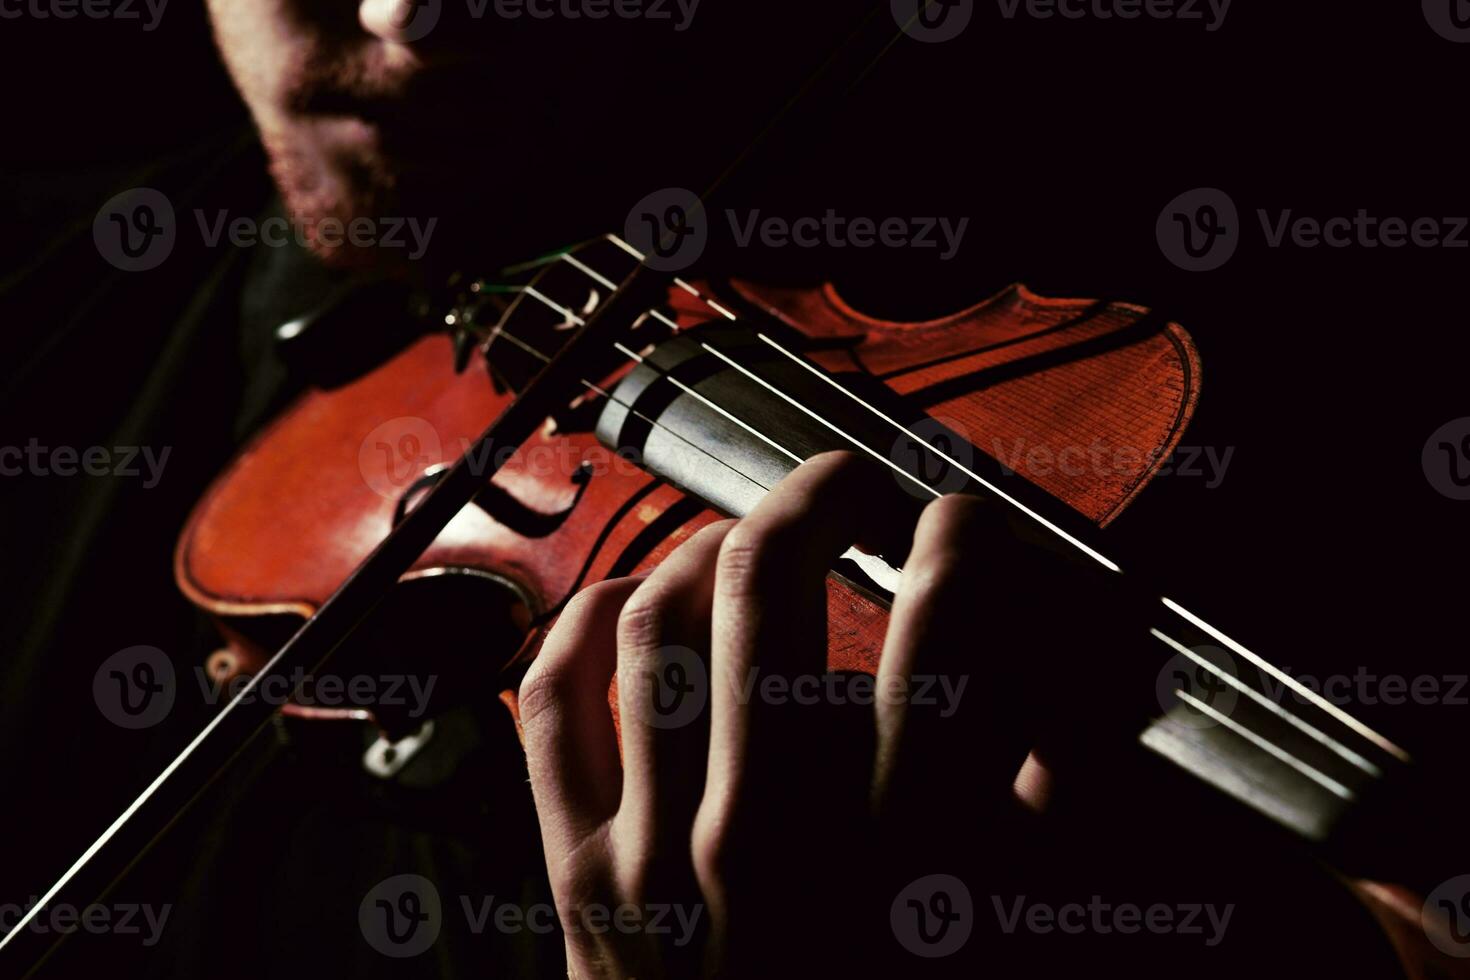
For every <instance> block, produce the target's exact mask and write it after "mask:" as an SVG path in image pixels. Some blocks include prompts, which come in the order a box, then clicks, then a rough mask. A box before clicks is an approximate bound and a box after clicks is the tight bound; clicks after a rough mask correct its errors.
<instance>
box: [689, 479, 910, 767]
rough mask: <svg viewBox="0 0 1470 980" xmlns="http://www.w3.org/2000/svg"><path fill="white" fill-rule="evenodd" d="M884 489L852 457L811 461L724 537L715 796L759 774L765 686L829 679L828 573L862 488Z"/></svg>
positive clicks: (851, 529)
mask: <svg viewBox="0 0 1470 980" xmlns="http://www.w3.org/2000/svg"><path fill="white" fill-rule="evenodd" d="M885 482H890V481H885V480H883V478H882V477H881V476H878V477H875V476H874V473H873V470H872V469H871V468H870V467H869V466H868V465H867V464H866V463H864V462H862V461H861V460H860V459H859V458H858V457H855V456H853V455H851V454H848V453H826V454H823V455H820V456H817V457H814V458H813V459H811V460H809V461H807V462H806V463H804V464H802V465H801V466H799V467H798V468H797V469H796V470H794V471H793V472H792V473H791V474H790V475H789V476H787V477H786V478H785V479H784V480H782V481H781V482H780V483H779V484H778V485H777V486H776V488H775V489H774V490H772V491H771V493H769V494H768V495H767V496H766V497H765V499H763V500H762V501H761V502H760V504H758V505H757V506H756V507H755V509H754V510H752V511H751V512H750V514H748V515H747V516H746V517H744V518H743V519H742V520H741V521H740V522H739V523H738V524H737V525H736V526H735V528H734V529H733V530H731V531H730V532H729V533H728V534H727V535H726V536H725V540H724V544H723V546H722V548H721V549H720V555H719V560H718V564H717V570H716V582H715V599H714V608H713V612H712V625H713V638H712V643H711V680H712V690H711V699H712V705H711V708H712V711H711V731H710V772H709V781H710V785H709V791H712V792H716V793H720V792H728V791H729V790H730V789H732V788H733V787H734V785H735V783H736V782H737V781H738V779H739V778H740V774H741V773H743V772H745V771H746V770H747V768H753V767H754V764H753V763H752V761H751V760H749V759H748V758H747V756H748V753H749V751H750V748H751V745H750V741H751V740H750V725H751V715H752V713H767V714H769V712H765V711H764V709H765V708H768V707H769V705H763V704H762V703H761V701H762V699H761V697H760V696H758V695H759V693H760V691H761V686H762V684H763V683H764V682H765V681H768V680H770V681H774V682H777V683H775V684H774V686H775V687H777V688H781V687H789V685H790V684H791V683H792V682H796V681H798V679H803V678H809V677H812V676H817V677H820V676H821V675H822V674H824V673H825V671H826V668H827V592H826V580H827V573H828V571H829V570H830V569H831V567H832V565H833V563H834V562H835V561H836V560H837V559H838V558H839V557H840V556H841V554H842V553H843V552H844V551H846V550H847V548H848V547H849V546H850V545H851V544H852V542H853V540H854V539H855V538H856V537H857V534H858V530H859V527H860V524H861V523H862V518H863V516H864V502H865V501H867V502H871V501H872V499H873V498H872V496H871V495H869V494H865V493H863V492H861V488H863V487H865V486H872V485H875V484H881V483H885ZM787 703H791V702H790V701H789V700H788V702H787ZM752 708H753V709H754V712H753V711H752V710H750V709H752ZM788 748H794V746H788ZM771 761H773V762H775V763H776V764H777V765H783V760H779V759H777V760H771ZM707 795H708V792H707Z"/></svg>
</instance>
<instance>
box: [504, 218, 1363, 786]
mask: <svg viewBox="0 0 1470 980" xmlns="http://www.w3.org/2000/svg"><path fill="white" fill-rule="evenodd" d="M609 237H612V236H609ZM563 258H564V259H566V261H567V262H568V264H570V265H572V266H573V267H574V268H577V269H579V270H581V271H582V272H584V273H585V274H587V275H588V276H589V277H590V278H592V279H593V280H594V281H596V282H598V283H600V284H603V285H604V286H607V287H608V288H612V289H616V284H612V280H610V279H608V278H607V277H605V276H603V275H602V274H600V273H598V272H597V271H596V270H595V269H593V268H592V267H591V266H589V265H587V264H586V263H585V262H582V261H581V260H580V259H575V258H572V257H569V256H567V255H563ZM684 288H685V289H686V290H687V291H689V292H690V293H691V294H693V295H695V296H698V297H699V298H700V299H703V298H704V297H702V296H700V294H699V293H698V292H697V291H696V290H695V289H694V288H693V287H692V286H688V285H687V284H684ZM522 291H523V292H524V293H526V294H528V295H530V296H531V297H532V298H533V299H535V300H537V301H538V302H540V303H542V304H544V305H545V306H547V307H548V308H550V309H552V310H553V311H554V312H556V313H558V314H560V315H562V316H564V317H567V318H568V319H569V320H570V321H571V322H572V323H575V324H577V325H579V326H580V325H583V323H584V321H583V320H582V318H581V317H579V316H577V314H575V313H573V312H572V311H571V310H570V309H568V308H567V307H565V306H563V305H562V304H560V303H557V302H556V301H555V300H553V299H551V298H550V297H548V296H546V295H545V294H544V293H542V292H541V291H540V290H538V289H536V288H534V287H530V286H527V287H524V288H523V289H522ZM648 313H649V314H650V315H652V316H653V317H655V318H656V319H658V320H660V321H662V322H663V323H665V324H666V325H667V326H668V327H669V328H670V329H671V330H672V331H673V332H674V333H675V334H678V333H680V332H681V331H680V328H679V326H678V325H677V324H676V323H674V322H673V321H671V320H670V319H669V318H668V317H666V316H664V315H663V314H662V313H660V312H659V311H658V310H649V311H648ZM729 317H730V318H731V319H734V317H733V314H730V315H729ZM613 346H614V347H615V348H616V349H617V350H618V352H619V353H621V354H623V355H624V356H625V357H627V358H628V359H629V360H631V361H633V362H635V363H638V364H641V365H646V366H648V367H649V368H650V369H651V370H653V371H655V372H656V373H657V374H658V375H659V376H660V377H661V378H662V379H663V380H665V381H668V382H669V383H671V384H673V385H674V386H675V387H677V388H678V389H679V390H680V391H682V392H684V393H685V394H687V395H689V396H691V397H693V398H694V399H696V400H697V401H699V402H700V403H702V404H704V405H705V406H706V407H708V408H710V409H711V410H712V411H714V412H716V413H718V414H719V415H721V416H722V417H724V418H726V419H728V420H729V421H731V422H733V423H734V424H735V425H737V426H739V427H740V428H741V429H743V430H745V431H746V432H749V433H750V434H751V435H753V436H755V437H756V438H758V439H760V440H761V441H762V442H765V443H766V444H767V445H769V446H771V447H772V448H773V449H775V450H777V451H778V452H780V453H782V454H783V455H785V456H786V457H788V458H789V459H791V460H792V461H793V462H795V463H797V464H798V465H800V464H801V463H802V462H804V460H803V459H802V457H801V456H799V455H798V454H796V453H794V452H792V451H791V450H789V449H787V448H786V447H784V446H782V445H781V444H780V443H778V442H777V441H776V440H774V439H772V438H771V437H769V436H767V435H766V434H765V433H763V432H760V431H759V430H757V429H755V428H754V427H752V426H750V425H749V424H747V423H746V422H745V421H744V420H742V419H740V418H738V417H736V416H735V415H733V414H731V413H730V412H729V411H727V410H726V409H725V408H724V407H723V406H720V405H718V404H716V403H714V402H713V401H711V400H710V399H708V398H706V397H705V396H704V395H703V394H701V393H700V392H698V391H696V390H694V389H693V388H691V387H690V386H689V385H687V384H686V383H684V382H683V381H681V380H680V379H678V378H675V377H673V376H672V375H671V374H669V373H668V372H667V371H662V370H659V369H658V368H657V367H656V366H654V365H648V362H647V360H646V359H645V358H644V357H643V356H642V355H640V354H638V353H636V352H634V351H632V350H630V349H629V348H628V347H626V346H625V345H623V344H622V343H616V342H615V343H614V344H613ZM773 346H776V347H777V349H778V350H780V351H781V352H782V353H784V354H786V356H787V357H789V358H790V359H792V360H796V361H798V362H800V363H801V364H802V365H803V366H807V367H811V366H810V365H809V364H808V363H807V362H806V361H805V360H803V359H800V358H798V357H797V356H796V355H795V354H792V353H791V352H789V351H787V350H786V349H785V348H784V347H780V346H779V345H773ZM700 347H701V348H703V349H704V350H705V351H707V352H708V353H710V354H712V355H714V356H715V357H718V358H719V359H720V360H721V361H723V362H725V363H726V364H728V365H730V367H732V368H734V369H735V370H737V371H739V372H740V373H741V374H743V375H745V376H747V377H749V378H750V379H751V380H753V381H755V382H756V383H758V384H760V385H761V386H762V387H764V388H766V389H767V390H770V391H772V392H773V393H775V394H776V395H778V396H779V397H781V398H782V399H784V400H785V401H787V402H788V403H790V404H791V405H792V406H794V407H795V408H797V409H799V410H801V411H802V412H804V413H806V414H807V415H809V416H811V417H812V418H813V419H815V420H816V421H818V422H820V423H822V424H823V425H825V426H826V427H828V428H829V429H832V430H833V431H834V432H836V433H838V434H839V435H841V436H843V437H845V438H847V439H848V441H850V442H852V443H853V444H854V445H856V446H858V447H859V448H860V449H863V450H865V451H866V452H868V453H870V454H871V455H874V456H875V457H876V458H878V459H879V461H880V462H884V463H886V464H888V465H889V466H891V467H893V468H894V469H895V470H897V471H898V472H899V473H900V474H902V475H904V476H907V477H908V478H909V479H910V480H912V481H913V482H914V483H916V484H917V485H918V486H920V487H922V488H923V489H925V490H927V491H929V492H930V493H931V494H933V495H934V496H935V497H938V496H940V495H941V494H940V493H939V491H938V490H936V489H935V488H933V487H931V486H929V485H928V484H926V483H923V482H922V481H920V480H918V479H917V478H916V477H914V476H913V475H912V474H909V473H908V472H907V471H906V470H903V469H901V468H900V467H898V466H897V464H895V463H893V461H892V460H889V459H887V458H885V457H882V456H880V455H879V454H877V453H876V452H875V451H874V450H872V449H871V448H870V447H868V446H867V445H865V444H863V443H861V442H859V441H858V440H856V439H854V438H853V437H852V436H850V435H848V434H847V433H845V432H843V431H842V430H841V429H840V428H839V427H837V426H836V425H833V424H832V423H831V422H829V421H828V420H827V419H825V418H823V417H822V416H821V415H819V414H818V413H816V412H813V411H812V410H811V409H809V408H807V407H806V406H805V405H803V404H801V403H800V402H798V401H796V400H795V399H793V398H791V397H790V396H789V395H787V394H786V393H785V392H783V391H781V390H780V389H779V388H776V387H775V386H773V385H771V384H769V383H768V382H766V381H765V379H763V378H761V377H759V376H758V375H755V374H753V373H752V372H751V371H749V370H748V369H747V368H745V367H744V366H743V365H741V364H739V363H737V362H736V361H735V360H734V359H732V358H730V357H729V356H728V355H726V354H725V353H724V352H722V351H720V350H717V349H715V348H714V347H712V346H711V345H709V344H707V343H702V342H701V343H700ZM812 370H814V371H815V370H816V369H815V368H814V367H813V368H812ZM824 377H825V376H824ZM833 384H834V385H835V382H833ZM589 387H590V386H589ZM838 387H839V390H842V391H844V392H845V391H846V389H844V388H841V387H840V386H838ZM854 397H855V396H854ZM855 400H858V401H859V403H860V404H862V405H864V406H865V407H867V408H869V409H871V410H872V411H873V413H874V414H876V415H879V416H880V417H881V418H883V419H884V421H887V422H889V423H890V424H891V425H893V426H895V427H896V428H899V429H900V430H901V431H903V432H905V433H907V434H908V435H910V436H911V437H912V438H914V439H915V440H916V441H919V442H921V443H922V444H924V445H928V443H924V442H923V440H919V439H918V437H917V436H916V435H914V434H913V433H912V432H909V430H908V429H906V428H905V427H903V426H901V425H900V424H899V423H897V422H895V421H893V420H892V419H891V418H889V417H888V416H887V415H885V414H883V413H882V412H880V411H878V409H876V408H873V407H872V406H870V405H868V404H867V403H866V402H864V401H862V400H861V399H856V398H855ZM630 410H631V409H630ZM653 424H656V423H653ZM685 441H688V440H685ZM930 448H933V447H930ZM935 452H936V454H938V455H941V456H943V457H944V458H945V459H949V457H948V456H947V455H946V454H942V453H939V451H938V450H937V449H936V450H935ZM707 455H711V456H712V454H707ZM722 462H723V461H722ZM954 465H956V466H959V467H960V469H962V470H965V471H966V472H969V471H968V469H967V468H966V467H963V466H960V464H958V463H955V464H954ZM976 479H977V480H980V478H979V477H978V476H977V477H976ZM980 482H981V483H982V484H986V485H987V486H988V483H987V482H986V481H984V480H980ZM767 489H769V488H767ZM1044 523H1045V524H1046V525H1047V526H1048V527H1054V525H1052V524H1051V522H1049V521H1044ZM856 554H857V553H856V552H854V551H853V550H852V549H849V551H848V553H847V554H846V555H845V557H855V556H856ZM1113 567H1114V570H1117V569H1116V566H1113ZM893 591H895V592H896V591H897V590H896V588H894V590H893ZM1166 601H1167V600H1166ZM1149 632H1150V633H1151V634H1152V635H1153V636H1154V637H1155V638H1157V639H1159V640H1160V641H1162V642H1163V643H1165V644H1166V645H1167V646H1169V647H1170V648H1172V649H1173V650H1175V651H1176V652H1177V653H1178V654H1179V655H1182V656H1185V657H1187V658H1188V659H1189V660H1191V661H1193V662H1195V663H1196V664H1198V665H1199V666H1200V667H1202V668H1203V669H1205V670H1207V671H1209V672H1210V673H1212V674H1215V675H1216V676H1218V677H1220V678H1221V679H1222V680H1223V681H1225V682H1226V683H1227V684H1230V685H1231V686H1233V687H1234V688H1236V689H1237V690H1240V691H1242V692H1244V693H1245V694H1246V695H1247V696H1248V697H1250V698H1252V699H1253V700H1254V701H1256V702H1257V703H1259V704H1261V705H1263V706H1264V707H1265V708H1266V710H1267V711H1268V712H1272V713H1274V714H1275V715H1276V716H1277V717H1279V718H1282V719H1283V720H1285V721H1286V722H1287V723H1288V724H1290V725H1292V726H1293V727H1295V728H1296V729H1297V730H1298V731H1301V732H1302V733H1303V734H1305V735H1307V737H1308V738H1311V739H1312V740H1314V741H1316V742H1318V743H1319V744H1321V745H1324V746H1326V747H1327V748H1328V749H1329V750H1331V751H1332V752H1334V753H1336V754H1337V755H1338V756H1340V757H1341V758H1343V759H1344V760H1346V761H1347V762H1348V763H1350V764H1351V765H1353V766H1355V767H1357V768H1358V769H1360V770H1362V771H1363V772H1365V773H1367V774H1368V775H1369V776H1370V777H1381V776H1382V770H1381V769H1379V768H1378V767H1377V766H1375V765H1374V764H1373V763H1371V762H1369V761H1368V760H1367V759H1365V758H1363V756H1361V755H1360V754H1358V753H1357V752H1354V751H1353V750H1352V749H1350V748H1348V747H1347V746H1345V745H1343V744H1342V743H1341V742H1339V741H1338V740H1336V739H1334V738H1332V737H1331V736H1330V735H1328V734H1327V733H1325V732H1323V731H1321V730H1320V729H1319V728H1317V727H1316V726H1314V725H1312V724H1310V723H1309V722H1307V721H1305V720H1303V719H1300V718H1298V717H1297V716H1296V715H1294V714H1293V713H1292V712H1291V711H1289V710H1288V709H1287V708H1285V707H1283V706H1281V705H1280V704H1277V703H1276V702H1275V701H1272V700H1271V699H1270V698H1267V697H1265V696H1264V695H1262V694H1259V693H1258V692H1256V691H1255V689H1254V688H1251V687H1250V686H1249V685H1246V684H1243V683H1242V682H1241V681H1239V680H1238V679H1237V678H1235V677H1234V676H1232V675H1231V674H1230V673H1229V672H1227V671H1224V670H1222V669H1220V668H1219V667H1217V666H1215V665H1214V664H1212V663H1210V662H1209V661H1208V660H1206V659H1204V658H1202V657H1198V656H1197V655H1195V654H1194V653H1193V652H1192V651H1191V650H1190V649H1189V648H1188V647H1186V646H1185V645H1184V644H1182V643H1180V642H1179V641H1178V640H1175V639H1174V638H1172V637H1170V636H1168V635H1167V634H1165V633H1164V632H1162V631H1161V630H1159V629H1157V628H1151V629H1150V630H1149ZM1261 662H1262V663H1265V661H1261ZM1282 676H1287V675H1282ZM1173 694H1174V696H1175V697H1176V698H1177V699H1179V700H1180V701H1181V702H1183V703H1185V704H1188V705H1190V706H1191V707H1193V708H1194V709H1195V710H1196V711H1198V712H1200V713H1202V714H1204V715H1205V716H1206V717H1208V718H1211V719H1213V720H1215V721H1216V722H1217V723H1220V724H1224V725H1226V727H1227V728H1228V729H1230V730H1231V731H1233V732H1235V733H1236V734H1237V735H1239V736H1240V737H1241V738H1243V739H1245V740H1246V741H1247V742H1249V743H1251V744H1252V745H1255V746H1256V747H1257V748H1260V749H1261V750H1262V751H1264V752H1266V753H1267V754H1268V755H1270V756H1272V757H1273V758H1275V759H1277V760H1279V761H1280V762H1281V763H1283V764H1284V765H1286V766H1288V767H1290V768H1292V769H1293V770H1295V771H1297V772H1299V773H1301V774H1302V775H1304V776H1306V777H1307V778H1308V779H1310V780H1312V781H1313V782H1315V783H1317V784H1318V785H1320V786H1322V787H1323V788H1325V789H1327V790H1328V791H1329V792H1331V793H1333V794H1334V795H1336V796H1338V797H1340V798H1342V799H1344V800H1352V799H1353V796H1354V794H1353V793H1352V791H1351V790H1350V789H1348V788H1347V787H1346V786H1344V785H1343V784H1342V783H1340V782H1338V781H1337V780H1335V779H1332V778H1331V777H1330V776H1328V775H1326V774H1325V773H1323V772H1322V771H1321V770H1320V769H1318V768H1317V767H1315V766H1313V765H1312V764H1311V763H1309V762H1307V761H1305V760H1303V759H1301V758H1299V757H1298V756H1297V755H1295V754H1294V753H1292V752H1291V751H1289V750H1287V749H1285V748H1283V747H1282V746H1280V745H1278V744H1276V743H1275V742H1273V741H1272V740H1271V739H1270V738H1268V737H1266V736H1264V735H1262V734H1260V733H1259V732H1257V731H1255V730H1254V729H1252V728H1250V727H1249V726H1248V725H1245V724H1243V723H1242V722H1240V721H1238V720H1236V719H1232V718H1227V717H1225V716H1223V715H1222V714H1221V713H1220V712H1219V711H1218V710H1216V709H1215V708H1214V707H1213V706H1212V705H1209V704H1207V703H1205V702H1201V701H1199V699H1197V698H1194V697H1192V696H1191V695H1190V694H1189V693H1188V692H1187V691H1184V690H1182V689H1178V688H1176V689H1175V690H1174V691H1173ZM1344 717H1345V718H1348V719H1350V720H1351V721H1353V722H1354V723H1356V719H1352V718H1351V716H1350V715H1346V713H1344ZM1355 727H1356V725H1355ZM1370 731H1371V730H1370ZM1389 744H1390V745H1391V744H1392V743H1389Z"/></svg>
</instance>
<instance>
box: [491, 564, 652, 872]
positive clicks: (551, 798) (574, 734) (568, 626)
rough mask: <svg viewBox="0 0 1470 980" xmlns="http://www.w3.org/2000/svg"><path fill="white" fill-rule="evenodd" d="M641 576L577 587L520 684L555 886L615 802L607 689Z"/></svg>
mask: <svg viewBox="0 0 1470 980" xmlns="http://www.w3.org/2000/svg"><path fill="white" fill-rule="evenodd" d="M640 582H641V579H636V578H632V579H627V578H625V579H613V580H610V581H607V582H600V583H598V584H596V585H593V586H590V587H588V588H586V589H583V590H582V591H581V592H579V593H577V594H576V595H575V596H574V597H573V598H572V600H571V601H570V602H568V603H567V606H566V609H564V610H563V611H562V614H561V616H560V617H559V618H558V619H557V621H556V624H555V625H554V626H553V627H552V628H551V631H550V632H549V633H548V634H547V636H546V640H545V642H544V643H543V644H542V647H541V653H540V654H539V655H538V656H537V657H536V660H535V661H534V662H533V663H532V664H531V669H530V671H528V672H527V674H526V677H525V679H524V680H523V681H522V682H521V687H520V714H521V727H522V730H523V731H524V733H525V743H526V765H527V767H528V769H529V770H530V776H531V791H532V793H533V794H534V796H535V800H536V814H537V817H538V819H539V820H540V823H541V838H542V841H543V842H544V844H545V848H546V860H547V867H548V870H550V871H551V873H552V884H553V886H557V885H558V883H559V882H562V881H565V880H566V879H565V878H564V877H563V874H564V873H570V871H571V869H568V868H566V867H564V866H563V862H564V860H565V859H566V856H567V855H572V854H576V853H578V851H579V850H580V849H581V846H582V844H583V842H584V841H586V840H587V839H588V837H589V836H591V835H593V834H595V833H599V832H600V831H601V830H602V829H603V827H604V826H605V824H606V823H607V821H608V820H610V819H611V818H612V816H613V813H614V812H615V810H616V808H617V803H618V796H619V794H620V792H621V782H622V777H621V774H620V771H619V764H618V748H617V736H616V733H615V732H614V729H613V723H612V715H611V712H610V711H609V709H608V703H607V689H608V685H609V684H611V682H612V675H613V670H614V668H615V666H616V664H617V621H618V614H619V612H620V611H621V610H622V608H623V603H624V602H626V601H627V599H628V597H629V596H630V595H632V594H633V592H634V590H635V589H636V588H637V587H638V585H639V583H640Z"/></svg>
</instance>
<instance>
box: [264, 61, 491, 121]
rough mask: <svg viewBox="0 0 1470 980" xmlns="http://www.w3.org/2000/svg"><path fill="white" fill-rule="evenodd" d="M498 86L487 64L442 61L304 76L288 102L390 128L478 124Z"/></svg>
mask: <svg viewBox="0 0 1470 980" xmlns="http://www.w3.org/2000/svg"><path fill="white" fill-rule="evenodd" d="M496 90H497V80H496V78H495V75H494V73H493V72H492V71H491V70H489V69H488V68H487V67H486V66H485V65H484V64H478V63H473V62H454V63H439V64H429V65H421V66H415V67H413V68H411V69H407V70H395V71H386V70H384V71H373V72H369V71H356V72H352V73H351V74H348V73H345V72H333V73H332V75H331V76H330V77H317V78H314V79H312V78H308V79H304V80H303V81H302V83H301V84H300V85H299V86H298V87H297V88H296V89H295V90H294V91H293V92H291V93H290V95H289V96H288V99H287V106H288V108H289V109H290V111H291V112H292V113H293V114H296V115H299V116H303V117H308V118H310V117H318V118H321V117H338V118H341V117H349V118H353V119H358V120H361V121H362V122H365V123H367V124H369V125H371V126H373V127H374V128H376V129H378V130H380V131H382V132H385V133H392V132H398V131H417V132H423V131H430V130H432V131H442V129H443V127H444V126H446V125H458V126H462V127H465V128H470V127H474V126H475V125H476V121H477V120H480V119H484V118H485V117H486V115H487V113H485V112H484V111H483V110H482V109H481V107H482V106H487V105H488V104H489V102H490V99H491V96H492V93H493V92H495V91H496Z"/></svg>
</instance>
